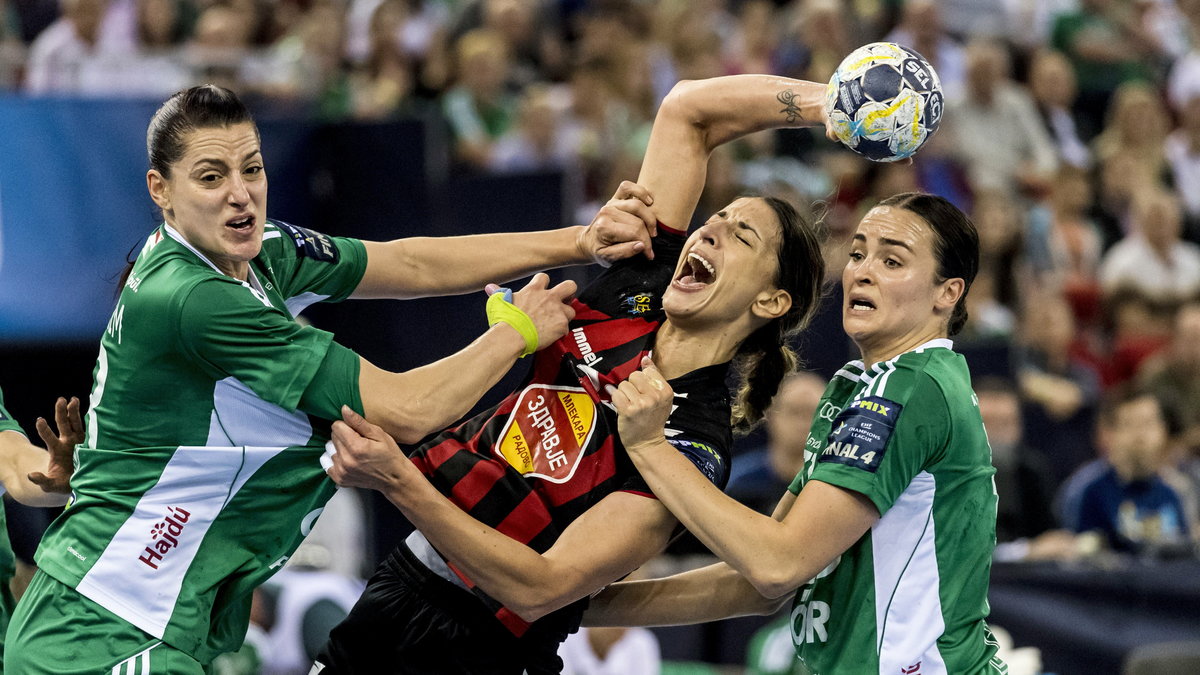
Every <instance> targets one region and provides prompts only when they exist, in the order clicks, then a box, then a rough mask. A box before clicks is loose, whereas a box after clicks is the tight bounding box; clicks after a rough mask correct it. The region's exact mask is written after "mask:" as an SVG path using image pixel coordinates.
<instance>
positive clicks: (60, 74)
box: [25, 0, 109, 95]
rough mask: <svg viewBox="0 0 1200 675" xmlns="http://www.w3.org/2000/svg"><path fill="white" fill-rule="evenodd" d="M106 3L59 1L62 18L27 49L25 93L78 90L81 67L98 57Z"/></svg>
mask: <svg viewBox="0 0 1200 675" xmlns="http://www.w3.org/2000/svg"><path fill="white" fill-rule="evenodd" d="M108 3H109V0H62V16H61V17H60V18H59V19H58V20H57V21H55V22H54V23H52V24H50V26H49V27H47V28H46V30H45V31H43V32H42V34H41V35H38V37H37V39H36V40H34V41H33V44H32V45H31V46H30V48H29V64H28V72H27V73H26V79H25V89H26V91H28V92H29V93H30V94H35V95H37V94H50V93H58V94H70V93H73V92H77V91H78V89H79V69H80V67H81V65H82V63H83V62H84V61H85V60H86V59H89V58H92V57H94V56H96V55H97V54H98V53H99V50H98V45H97V40H98V38H99V36H100V22H101V20H102V19H103V18H104V12H105V10H107V8H108Z"/></svg>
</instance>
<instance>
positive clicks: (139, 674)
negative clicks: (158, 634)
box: [112, 642, 162, 675]
mask: <svg viewBox="0 0 1200 675" xmlns="http://www.w3.org/2000/svg"><path fill="white" fill-rule="evenodd" d="M161 644H162V643H161V642H155V643H154V644H152V645H150V646H149V647H147V648H146V649H144V650H142V651H140V652H138V653H137V654H134V655H133V656H131V657H129V658H127V659H125V660H124V661H122V662H120V663H118V664H117V665H115V666H113V669H112V675H151V673H150V650H152V649H154V648H155V647H158V646H159V645H161ZM139 661H140V662H141V664H140V665H141V667H140V668H139V667H138V665H139V663H138V662H139ZM122 666H123V667H124V670H122Z"/></svg>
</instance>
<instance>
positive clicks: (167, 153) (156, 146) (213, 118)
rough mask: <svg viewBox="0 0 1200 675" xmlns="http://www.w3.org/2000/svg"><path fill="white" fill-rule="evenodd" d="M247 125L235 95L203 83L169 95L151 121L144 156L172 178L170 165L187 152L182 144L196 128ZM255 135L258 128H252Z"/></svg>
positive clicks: (246, 112) (247, 113) (249, 119)
mask: <svg viewBox="0 0 1200 675" xmlns="http://www.w3.org/2000/svg"><path fill="white" fill-rule="evenodd" d="M243 122H249V123H250V124H251V125H253V124H254V118H253V117H251V116H250V111H249V110H248V109H247V108H246V106H245V104H243V103H242V101H241V99H239V98H238V97H237V94H235V93H233V92H232V91H229V90H228V89H225V88H224V87H218V86H217V85H215V84H202V85H200V86H197V87H192V88H191V89H185V90H183V91H180V92H176V93H175V94H172V95H171V98H168V99H167V100H166V101H165V102H164V103H163V104H162V105H161V106H160V107H159V108H158V111H157V112H155V113H154V117H152V118H150V126H149V128H147V129H146V155H147V156H148V159H149V161H150V168H151V169H154V170H155V171H157V172H159V173H161V174H162V175H163V177H164V178H170V177H171V165H172V164H174V163H175V162H177V161H179V158H180V157H182V156H183V153H184V152H185V151H186V150H187V148H186V146H185V144H184V141H185V140H186V137H187V135H188V134H189V133H191V132H193V131H195V130H196V129H211V128H213V127H228V126H232V125H234V124H241V123H243ZM254 133H255V135H258V127H257V126H255V127H254Z"/></svg>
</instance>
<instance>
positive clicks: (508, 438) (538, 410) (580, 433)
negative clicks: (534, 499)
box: [496, 384, 596, 483]
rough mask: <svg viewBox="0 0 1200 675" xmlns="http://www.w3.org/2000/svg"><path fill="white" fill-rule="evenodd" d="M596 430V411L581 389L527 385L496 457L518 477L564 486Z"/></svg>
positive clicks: (497, 446) (507, 426) (497, 447)
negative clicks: (539, 479)
mask: <svg viewBox="0 0 1200 675" xmlns="http://www.w3.org/2000/svg"><path fill="white" fill-rule="evenodd" d="M595 428H596V406H595V404H594V403H593V402H592V399H591V397H590V396H588V395H587V392H585V391H584V390H583V389H580V388H578V387H554V386H548V385H542V384H534V385H530V386H528V387H526V388H525V390H524V391H522V392H521V396H520V398H519V399H517V405H516V407H515V408H513V412H512V414H511V415H510V416H509V418H508V422H507V424H506V425H505V427H504V433H503V435H502V436H501V439H500V443H498V444H497V445H496V454H498V455H500V456H501V457H503V458H504V460H505V461H507V462H508V463H509V465H510V466H512V467H513V468H514V469H516V470H517V471H519V472H520V473H521V475H523V476H532V477H535V478H542V479H544V480H548V481H550V482H552V483H565V482H567V481H569V480H571V476H573V475H575V469H576V468H578V466H579V460H580V459H581V458H582V457H583V451H584V449H585V448H586V447H587V444H588V441H589V440H590V439H591V437H592V432H593V431H594V430H595Z"/></svg>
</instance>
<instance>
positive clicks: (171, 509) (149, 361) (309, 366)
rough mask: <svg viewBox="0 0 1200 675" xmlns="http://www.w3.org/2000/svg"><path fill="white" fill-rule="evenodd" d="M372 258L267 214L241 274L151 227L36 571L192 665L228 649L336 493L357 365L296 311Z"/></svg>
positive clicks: (342, 294) (103, 349)
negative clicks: (338, 455) (335, 471)
mask: <svg viewBox="0 0 1200 675" xmlns="http://www.w3.org/2000/svg"><path fill="white" fill-rule="evenodd" d="M365 269H366V251H365V249H364V247H363V245H362V243H361V242H359V241H357V240H353V239H337V238H331V237H327V236H325V235H322V234H318V233H315V232H311V231H309V230H305V229H303V228H298V227H294V226H291V225H288V224H286V223H280V222H275V221H268V223H267V225H266V227H265V231H264V234H263V247H262V252H261V253H260V254H259V256H258V257H256V258H255V259H254V260H252V261H251V263H250V274H249V279H248V280H247V281H244V282H243V281H240V280H237V279H234V278H232V277H228V276H225V275H223V274H221V273H220V272H219V271H218V270H217V268H216V267H215V266H214V265H213V264H212V263H211V261H209V260H208V259H207V258H205V257H204V255H203V254H201V253H200V252H199V251H197V250H196V249H194V248H193V247H192V246H190V245H189V244H188V243H187V242H186V241H185V240H184V239H183V238H182V237H181V236H180V235H179V233H177V232H176V231H174V230H173V229H172V228H171V227H169V226H168V225H165V224H164V225H162V226H160V227H159V228H158V229H157V230H156V231H155V232H154V233H153V234H152V235H151V236H150V238H149V239H148V240H147V242H146V244H145V246H144V247H143V248H142V250H141V252H140V253H139V254H138V258H137V260H136V261H135V263H134V266H133V270H132V272H131V274H130V275H129V279H128V282H127V283H126V284H125V286H124V287H123V288H122V289H121V294H120V297H119V299H118V301H117V305H116V308H115V309H114V311H113V314H112V318H111V319H110V320H109V323H108V328H107V329H106V331H105V333H104V336H103V338H102V339H101V342H100V355H99V358H98V361H97V364H96V370H95V384H94V387H93V389H92V395H91V410H90V412H89V413H88V415H87V419H86V421H85V427H86V431H87V438H86V441H85V442H84V444H83V445H81V446H80V447H79V448H78V451H77V457H76V471H75V474H74V476H73V477H72V479H71V487H72V490H73V495H72V499H71V502H70V503H69V505H68V506H67V509H66V511H65V512H64V513H63V515H62V516H60V517H59V518H58V519H56V520H55V521H54V522H53V523H52V524H51V527H50V529H49V530H48V531H47V533H46V536H45V538H44V539H43V540H42V543H41V546H40V547H39V549H38V554H37V562H38V564H39V565H40V566H41V568H42V569H43V570H45V571H46V572H47V573H48V574H50V575H51V576H53V577H54V578H56V579H58V580H59V581H60V582H62V583H64V584H67V585H68V586H73V587H74V588H75V589H76V590H77V591H78V592H79V593H81V594H83V595H84V596H86V597H88V598H90V599H91V600H93V601H94V602H96V603H98V604H100V605H102V606H103V607H104V608H106V609H108V610H109V611H111V612H113V613H114V614H116V615H117V616H119V617H121V618H122V619H124V620H126V621H128V622H129V623H131V624H133V625H134V626H137V627H138V628H140V629H142V630H143V631H145V632H146V633H149V634H150V635H152V636H154V637H156V638H160V639H162V640H163V642H165V643H167V644H168V645H170V646H172V647H174V648H176V649H179V650H180V651H183V652H185V653H187V654H190V655H191V656H193V657H194V658H196V659H197V660H198V661H200V662H202V663H207V662H209V661H210V660H211V659H212V658H213V657H214V656H215V655H216V654H219V653H221V652H225V651H231V650H234V649H237V648H238V646H240V645H241V643H242V639H243V637H244V636H245V634H246V626H247V622H248V618H249V608H250V595H251V591H252V590H253V589H254V587H256V586H258V585H259V584H261V583H262V582H263V581H265V580H266V579H267V578H268V577H270V576H271V575H272V574H273V573H274V572H275V571H277V570H278V569H279V568H280V567H282V566H283V564H284V562H285V561H286V560H287V559H288V556H289V555H291V553H292V552H293V551H294V550H295V548H296V546H297V545H298V544H299V543H300V541H301V539H302V538H303V537H304V535H306V534H307V533H308V531H309V530H310V529H311V528H312V526H313V523H314V522H315V521H316V518H317V516H318V515H320V513H321V509H322V508H323V506H324V504H325V502H326V500H328V498H329V497H330V495H332V494H333V491H334V485H333V483H332V482H331V481H330V480H329V479H328V478H327V477H326V475H325V473H324V472H323V471H322V470H321V467H320V464H319V457H320V455H321V453H322V451H323V447H324V443H325V441H327V440H328V437H329V424H330V423H329V420H334V419H340V418H341V414H340V412H339V410H340V406H341V405H342V404H347V405H350V406H351V407H353V408H355V409H357V410H359V411H361V410H362V402H361V397H360V396H359V392H358V372H359V362H358V358H357V357H356V356H355V355H354V353H353V352H351V351H350V350H348V349H346V348H344V347H341V346H339V345H337V344H336V343H334V342H333V336H332V335H331V334H330V333H327V332H325V331H321V330H317V329H316V328H313V327H311V326H303V325H301V324H300V323H298V322H296V321H295V318H294V317H295V315H296V314H298V313H299V312H300V311H301V310H303V309H304V308H305V307H307V306H308V305H310V304H312V303H313V302H317V301H321V300H331V301H338V300H342V299H344V298H346V297H347V296H348V295H349V294H350V293H351V292H352V291H353V290H354V288H355V287H356V286H357V285H358V283H359V281H361V279H362V276H363V273H364V271H365Z"/></svg>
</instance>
